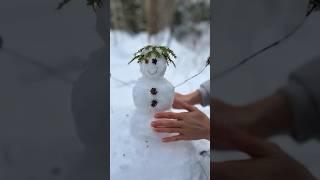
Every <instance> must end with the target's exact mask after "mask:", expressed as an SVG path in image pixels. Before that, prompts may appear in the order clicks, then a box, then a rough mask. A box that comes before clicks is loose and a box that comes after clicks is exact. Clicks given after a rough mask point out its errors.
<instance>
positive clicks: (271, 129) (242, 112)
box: [213, 92, 292, 138]
mask: <svg viewBox="0 0 320 180" xmlns="http://www.w3.org/2000/svg"><path fill="white" fill-rule="evenodd" d="M213 107H214V111H213V114H214V121H216V122H218V123H224V124H228V125H229V126H233V127H237V128H239V129H241V130H243V131H245V132H247V133H249V134H251V135H254V136H258V137H262V138H266V137H269V136H272V135H277V134H282V133H288V132H289V131H290V129H292V117H291V112H290V107H289V104H288V100H287V98H286V96H285V95H284V94H282V93H280V92H276V93H274V94H272V95H271V96H268V97H266V98H264V99H261V100H258V101H256V102H254V103H251V104H247V105H243V106H234V105H230V104H227V103H224V102H222V101H220V100H218V99H214V100H213Z"/></svg>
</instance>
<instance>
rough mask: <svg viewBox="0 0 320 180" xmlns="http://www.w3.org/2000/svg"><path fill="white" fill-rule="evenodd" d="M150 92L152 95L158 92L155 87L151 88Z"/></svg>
mask: <svg viewBox="0 0 320 180" xmlns="http://www.w3.org/2000/svg"><path fill="white" fill-rule="evenodd" d="M150 93H151V94H152V95H156V94H157V93H158V91H157V89H156V88H151V90H150Z"/></svg>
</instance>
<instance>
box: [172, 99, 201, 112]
mask: <svg viewBox="0 0 320 180" xmlns="http://www.w3.org/2000/svg"><path fill="white" fill-rule="evenodd" d="M172 107H173V108H176V109H185V110H188V111H189V112H191V111H195V110H197V108H196V107H193V106H192V105H190V104H187V103H185V102H183V101H180V100H178V99H174V101H173V104H172Z"/></svg>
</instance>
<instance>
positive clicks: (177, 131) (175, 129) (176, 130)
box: [153, 127, 182, 133]
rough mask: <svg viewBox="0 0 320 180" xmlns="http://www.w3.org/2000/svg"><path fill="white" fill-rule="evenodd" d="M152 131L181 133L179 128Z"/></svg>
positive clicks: (161, 128)
mask: <svg viewBox="0 0 320 180" xmlns="http://www.w3.org/2000/svg"><path fill="white" fill-rule="evenodd" d="M153 130H154V131H156V132H159V133H180V132H181V131H182V129H181V128H163V127H160V128H153Z"/></svg>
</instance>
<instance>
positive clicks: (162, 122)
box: [151, 119, 182, 128]
mask: <svg viewBox="0 0 320 180" xmlns="http://www.w3.org/2000/svg"><path fill="white" fill-rule="evenodd" d="M151 126H152V127H166V128H180V127H181V126H182V124H181V122H180V121H177V120H172V119H156V120H155V121H152V122H151Z"/></svg>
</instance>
